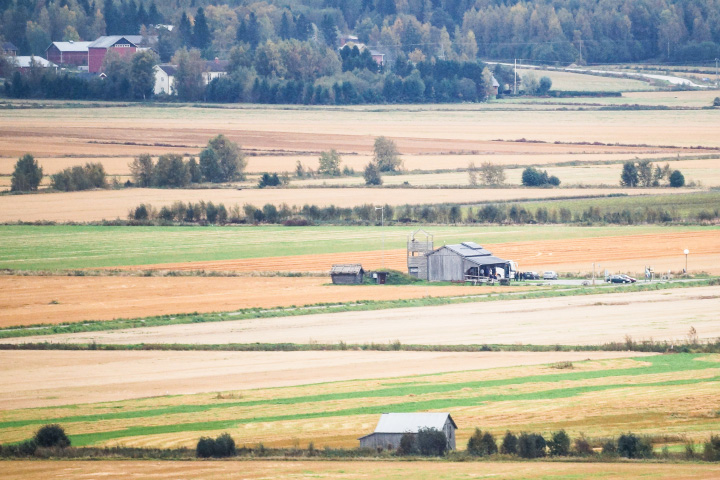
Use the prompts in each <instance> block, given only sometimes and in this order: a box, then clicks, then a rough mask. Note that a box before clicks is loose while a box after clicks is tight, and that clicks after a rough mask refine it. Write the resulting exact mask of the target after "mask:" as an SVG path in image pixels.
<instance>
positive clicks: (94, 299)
mask: <svg viewBox="0 0 720 480" xmlns="http://www.w3.org/2000/svg"><path fill="white" fill-rule="evenodd" d="M325 269H326V270H329V269H330V265H329V264H328V265H326V266H325ZM499 289H500V287H472V286H463V285H460V286H438V287H418V286H412V285H397V286H391V285H384V286H372V285H371V286H353V285H332V284H330V278H329V277H301V278H298V277H290V278H288V277H182V278H179V277H40V276H37V277H33V276H29V277H18V276H0V291H2V292H3V293H2V296H0V327H8V326H18V325H32V324H37V323H61V322H79V321H83V320H111V319H113V318H136V317H147V316H151V315H167V314H175V313H192V312H219V311H231V310H237V309H240V308H253V307H265V308H269V307H279V306H282V307H289V306H292V305H310V304H314V303H331V302H352V301H357V300H395V299H402V298H421V297H425V296H432V297H440V296H452V295H470V294H480V293H488V292H493V291H499Z"/></svg>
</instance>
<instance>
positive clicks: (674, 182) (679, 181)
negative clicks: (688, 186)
mask: <svg viewBox="0 0 720 480" xmlns="http://www.w3.org/2000/svg"><path fill="white" fill-rule="evenodd" d="M684 185H685V177H684V176H683V174H682V173H681V172H680V170H674V171H673V172H672V173H671V174H670V186H671V187H676V188H677V187H682V186H684Z"/></svg>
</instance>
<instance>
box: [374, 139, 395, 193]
mask: <svg viewBox="0 0 720 480" xmlns="http://www.w3.org/2000/svg"><path fill="white" fill-rule="evenodd" d="M373 163H374V164H375V166H376V167H377V168H378V170H380V171H381V172H395V171H398V170H399V169H400V167H402V160H401V159H400V154H399V152H398V150H397V145H395V142H394V141H392V140H390V139H389V138H386V137H378V138H376V139H375V146H374V156H373ZM378 185H379V184H378Z"/></svg>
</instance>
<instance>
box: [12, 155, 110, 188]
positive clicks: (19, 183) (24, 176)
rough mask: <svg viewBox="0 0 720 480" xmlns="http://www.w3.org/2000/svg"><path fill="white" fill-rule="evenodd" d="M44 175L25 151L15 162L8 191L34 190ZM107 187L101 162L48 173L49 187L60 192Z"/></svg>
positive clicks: (33, 158) (36, 162)
mask: <svg viewBox="0 0 720 480" xmlns="http://www.w3.org/2000/svg"><path fill="white" fill-rule="evenodd" d="M44 176H45V173H44V172H43V169H42V167H41V166H40V164H39V163H38V161H37V160H35V157H33V156H32V155H31V154H29V153H26V154H25V155H23V156H22V157H20V158H19V159H18V161H17V162H15V168H14V169H13V173H12V176H11V178H10V191H11V192H32V191H36V190H37V189H38V187H39V186H40V182H42V179H43V177H44ZM107 187H108V183H107V174H106V173H105V167H104V166H103V165H102V163H86V164H85V165H76V166H74V167H68V168H65V169H63V170H62V171H60V172H58V173H55V174H52V175H50V188H51V189H53V190H59V191H61V192H74V191H77V190H90V189H92V188H107Z"/></svg>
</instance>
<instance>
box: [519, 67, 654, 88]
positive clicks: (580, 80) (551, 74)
mask: <svg viewBox="0 0 720 480" xmlns="http://www.w3.org/2000/svg"><path fill="white" fill-rule="evenodd" d="M517 73H518V77H521V76H525V75H527V74H528V73H532V74H533V75H535V78H536V79H537V80H538V81H539V80H540V78H542V77H548V78H550V80H552V89H553V90H573V91H578V90H586V91H596V92H597V91H599V92H607V91H613V92H625V91H643V90H646V91H652V90H655V87H653V86H652V85H650V84H649V83H648V82H645V81H642V80H636V79H631V78H621V77H614V76H608V77H604V76H599V75H585V74H581V73H572V72H562V71H556V70H538V69H522V68H518V69H517Z"/></svg>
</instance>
